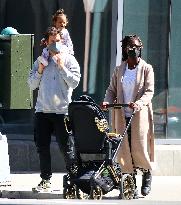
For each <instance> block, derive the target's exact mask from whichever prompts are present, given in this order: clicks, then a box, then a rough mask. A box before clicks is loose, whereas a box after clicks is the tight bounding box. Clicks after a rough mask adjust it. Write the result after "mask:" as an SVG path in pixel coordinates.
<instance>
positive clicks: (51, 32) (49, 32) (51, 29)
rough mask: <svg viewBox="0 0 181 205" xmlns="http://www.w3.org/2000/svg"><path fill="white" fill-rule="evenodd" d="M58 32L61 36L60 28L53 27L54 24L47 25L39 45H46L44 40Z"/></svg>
mask: <svg viewBox="0 0 181 205" xmlns="http://www.w3.org/2000/svg"><path fill="white" fill-rule="evenodd" d="M57 34H60V37H61V36H62V32H61V31H60V29H57V28H55V27H54V26H52V27H48V28H47V30H46V32H45V33H44V35H43V39H42V40H41V44H40V45H46V42H47V41H48V38H49V36H54V35H57Z"/></svg>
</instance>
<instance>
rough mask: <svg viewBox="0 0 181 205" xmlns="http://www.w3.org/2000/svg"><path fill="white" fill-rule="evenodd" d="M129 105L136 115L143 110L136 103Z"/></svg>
mask: <svg viewBox="0 0 181 205" xmlns="http://www.w3.org/2000/svg"><path fill="white" fill-rule="evenodd" d="M128 105H129V107H130V108H131V109H133V112H134V113H135V112H138V111H140V109H141V107H140V106H139V105H138V104H137V103H135V102H130V103H129V104H128Z"/></svg>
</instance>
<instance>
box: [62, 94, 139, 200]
mask: <svg viewBox="0 0 181 205" xmlns="http://www.w3.org/2000/svg"><path fill="white" fill-rule="evenodd" d="M108 106H109V107H113V108H121V107H123V106H126V105H125V104H112V105H108ZM127 106H128V105H127ZM132 117H133V115H132ZM132 117H131V119H132ZM65 123H66V126H67V130H68V132H69V141H70V142H71V143H70V146H71V150H72V152H73V156H74V160H73V163H72V168H71V169H70V170H69V172H68V174H66V175H64V177H63V198H64V199H75V198H78V199H85V198H88V199H97V200H99V199H102V196H103V195H105V194H107V193H108V192H110V191H112V190H113V189H117V190H119V198H120V199H133V197H134V193H135V183H134V179H133V176H132V175H131V174H123V173H122V170H121V166H120V164H118V163H116V162H115V157H116V154H117V150H118V148H119V147H120V145H121V142H122V139H123V137H124V135H125V134H126V132H127V129H128V126H129V125H130V123H131V120H130V123H129V124H128V126H127V127H126V128H125V131H124V134H123V135H122V136H120V135H118V134H115V133H109V125H108V122H107V120H106V116H105V113H104V112H103V111H102V110H101V109H100V107H99V106H98V105H97V104H96V103H95V101H94V100H93V99H92V98H91V97H89V96H87V95H83V96H80V97H79V99H78V100H76V101H73V102H71V103H70V104H69V109H68V119H67V120H66V122H65ZM84 155H87V157H86V159H85V156H84ZM91 157H92V159H91Z"/></svg>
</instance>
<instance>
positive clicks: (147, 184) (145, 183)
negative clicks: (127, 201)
mask: <svg viewBox="0 0 181 205" xmlns="http://www.w3.org/2000/svg"><path fill="white" fill-rule="evenodd" d="M151 182H152V175H151V172H150V170H148V171H147V172H143V176H142V186H141V194H142V195H143V196H146V195H148V194H149V193H150V191H151Z"/></svg>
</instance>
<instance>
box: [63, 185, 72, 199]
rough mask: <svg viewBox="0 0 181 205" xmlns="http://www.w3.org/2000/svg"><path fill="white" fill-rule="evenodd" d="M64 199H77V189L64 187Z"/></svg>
mask: <svg viewBox="0 0 181 205" xmlns="http://www.w3.org/2000/svg"><path fill="white" fill-rule="evenodd" d="M63 198H64V199H75V187H74V186H67V187H64V189H63Z"/></svg>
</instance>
